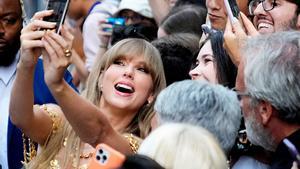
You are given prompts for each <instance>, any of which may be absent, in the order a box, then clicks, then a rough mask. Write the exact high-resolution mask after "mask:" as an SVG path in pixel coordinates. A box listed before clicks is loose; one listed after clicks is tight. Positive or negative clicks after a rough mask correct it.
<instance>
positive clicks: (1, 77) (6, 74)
mask: <svg viewBox="0 0 300 169" xmlns="http://www.w3.org/2000/svg"><path fill="white" fill-rule="evenodd" d="M18 60H19V52H18V53H17V54H16V58H15V60H14V62H13V63H12V64H11V65H10V66H8V67H4V66H0V81H2V82H3V83H4V84H5V85H7V84H8V83H9V81H10V80H11V78H12V77H13V75H14V74H15V72H16V70H17V63H18Z"/></svg>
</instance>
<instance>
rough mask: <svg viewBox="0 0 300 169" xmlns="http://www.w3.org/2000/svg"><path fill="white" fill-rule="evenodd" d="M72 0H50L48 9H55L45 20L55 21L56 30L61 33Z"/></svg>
mask: <svg viewBox="0 0 300 169" xmlns="http://www.w3.org/2000/svg"><path fill="white" fill-rule="evenodd" d="M69 3H70V0H48V2H47V7H46V10H53V11H54V12H53V14H52V15H51V16H47V17H45V18H44V19H43V20H44V21H48V22H55V23H56V27H55V32H56V33H59V32H60V29H61V26H62V24H63V23H64V21H65V18H66V15H67V11H68V7H69Z"/></svg>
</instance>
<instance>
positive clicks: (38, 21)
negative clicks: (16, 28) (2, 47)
mask: <svg viewBox="0 0 300 169" xmlns="http://www.w3.org/2000/svg"><path fill="white" fill-rule="evenodd" d="M52 13H53V11H52V10H48V11H40V12H37V13H35V14H34V16H33V17H32V18H31V20H30V23H29V24H28V25H27V26H25V27H24V28H23V29H22V31H21V50H20V51H21V58H20V62H19V64H22V66H26V67H34V66H35V64H36V62H37V59H38V57H39V56H40V55H41V49H42V48H43V47H44V44H43V42H42V40H41V39H42V37H43V36H44V34H45V31H44V30H46V29H54V28H55V26H56V23H53V22H46V21H43V18H44V17H46V16H50V15H52Z"/></svg>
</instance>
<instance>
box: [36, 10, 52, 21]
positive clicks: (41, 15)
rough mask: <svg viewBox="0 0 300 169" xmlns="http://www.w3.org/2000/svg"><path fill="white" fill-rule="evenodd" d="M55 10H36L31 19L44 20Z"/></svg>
mask: <svg viewBox="0 0 300 169" xmlns="http://www.w3.org/2000/svg"><path fill="white" fill-rule="evenodd" d="M53 12H54V11H53V10H44V11H39V12H36V13H35V14H34V15H33V17H32V19H31V20H33V19H37V20H42V19H43V18H44V17H46V16H50V15H52V14H53Z"/></svg>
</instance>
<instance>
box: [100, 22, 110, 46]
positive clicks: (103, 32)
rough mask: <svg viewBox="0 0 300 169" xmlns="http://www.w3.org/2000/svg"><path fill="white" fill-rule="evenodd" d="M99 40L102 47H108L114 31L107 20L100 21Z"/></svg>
mask: <svg viewBox="0 0 300 169" xmlns="http://www.w3.org/2000/svg"><path fill="white" fill-rule="evenodd" d="M99 28H100V29H99V33H98V34H99V38H100V40H101V44H100V46H103V47H107V46H108V44H109V40H110V37H111V35H112V31H113V25H111V24H108V23H107V20H106V19H102V20H100V23H99Z"/></svg>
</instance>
